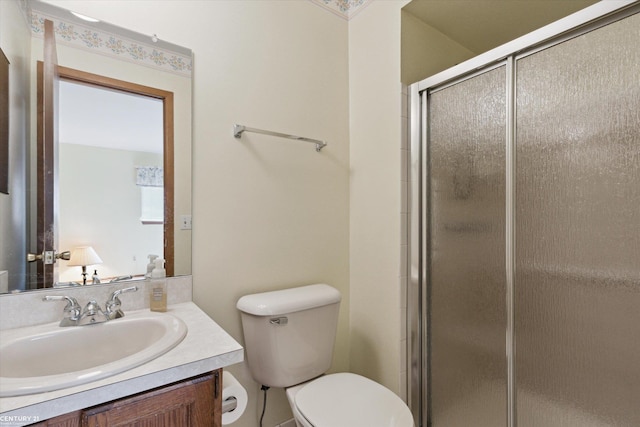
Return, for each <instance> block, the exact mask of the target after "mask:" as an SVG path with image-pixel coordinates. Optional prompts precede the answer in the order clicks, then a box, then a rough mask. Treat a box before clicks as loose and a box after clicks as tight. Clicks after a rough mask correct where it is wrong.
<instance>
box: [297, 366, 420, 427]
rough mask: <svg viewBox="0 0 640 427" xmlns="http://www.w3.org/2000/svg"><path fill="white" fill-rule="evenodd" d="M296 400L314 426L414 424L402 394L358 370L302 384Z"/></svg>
mask: <svg viewBox="0 0 640 427" xmlns="http://www.w3.org/2000/svg"><path fill="white" fill-rule="evenodd" d="M294 400H295V405H296V409H297V410H298V412H299V413H300V415H302V416H303V417H304V418H305V419H306V420H307V421H308V422H309V424H310V425H312V426H313V427H354V426H367V427H414V424H413V416H412V415H411V411H409V408H408V407H407V405H405V403H404V402H403V401H402V400H401V399H400V398H399V397H398V396H396V395H395V394H394V393H393V392H391V390H389V389H387V388H385V387H383V386H382V385H380V384H378V383H376V382H374V381H371V380H370V379H368V378H365V377H363V376H360V375H356V374H351V373H346V372H344V373H338V374H330V375H325V376H322V377H320V378H317V379H315V380H313V381H310V382H309V383H306V384H305V385H304V386H303V387H301V388H300V389H299V390H298V391H297V393H295V397H294Z"/></svg>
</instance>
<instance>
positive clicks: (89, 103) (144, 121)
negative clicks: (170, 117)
mask: <svg viewBox="0 0 640 427" xmlns="http://www.w3.org/2000/svg"><path fill="white" fill-rule="evenodd" d="M58 119H59V126H60V127H59V139H60V143H62V144H78V145H89V146H96V147H106V148H113V149H120V150H130V151H144V152H150V153H162V147H163V125H162V101H161V100H158V99H155V98H150V97H146V96H140V95H133V94H130V93H126V92H121V91H115V90H110V89H104V88H100V87H96V86H89V85H84V84H78V83H73V82H69V81H60V98H59V118H58Z"/></svg>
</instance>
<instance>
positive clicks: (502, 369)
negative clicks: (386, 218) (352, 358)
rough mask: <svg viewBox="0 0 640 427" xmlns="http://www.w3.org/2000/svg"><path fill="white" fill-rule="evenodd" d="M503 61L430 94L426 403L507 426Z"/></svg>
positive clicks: (433, 411)
mask: <svg viewBox="0 0 640 427" xmlns="http://www.w3.org/2000/svg"><path fill="white" fill-rule="evenodd" d="M505 94H506V71H505V67H504V66H501V67H499V68H497V69H494V70H491V71H487V72H485V73H484V74H481V75H479V76H476V77H473V78H470V79H467V80H464V81H461V82H459V83H457V84H455V85H452V86H449V87H446V88H443V89H441V90H438V91H436V92H433V93H432V94H430V95H429V108H428V110H429V118H428V120H429V138H428V143H427V147H428V148H427V150H428V173H429V181H430V184H429V189H428V191H427V194H428V199H429V201H428V206H429V208H428V209H429V218H430V220H429V231H428V238H427V241H428V245H429V253H430V257H429V261H428V268H427V270H428V275H429V277H428V280H427V282H428V292H429V294H430V295H429V301H430V302H429V308H428V312H429V314H428V316H429V321H428V325H429V326H428V331H427V336H428V340H429V344H428V346H429V356H428V357H429V362H430V363H429V366H430V367H429V381H428V383H429V393H428V394H429V396H430V399H429V408H428V411H427V412H428V417H429V419H430V422H431V424H430V425H431V426H433V427H461V426H490V427H500V426H505V425H506V417H505V408H506V405H507V402H506V394H507V391H506V389H507V388H506V387H507V362H506V355H505V328H506V314H505V311H506V310H505V298H506V296H505V277H504V265H505V261H504V259H505V179H504V174H505V139H506V124H505V121H506V100H505Z"/></svg>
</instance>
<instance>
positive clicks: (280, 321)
mask: <svg viewBox="0 0 640 427" xmlns="http://www.w3.org/2000/svg"><path fill="white" fill-rule="evenodd" d="M269 323H271V324H272V325H286V324H287V323H289V319H287V318H286V317H274V318H272V319H270V320H269Z"/></svg>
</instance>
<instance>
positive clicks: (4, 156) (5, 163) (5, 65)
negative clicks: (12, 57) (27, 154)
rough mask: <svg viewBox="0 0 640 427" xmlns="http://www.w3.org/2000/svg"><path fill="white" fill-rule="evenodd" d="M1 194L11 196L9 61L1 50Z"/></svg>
mask: <svg viewBox="0 0 640 427" xmlns="http://www.w3.org/2000/svg"><path fill="white" fill-rule="evenodd" d="M0 193H4V194H9V60H8V59H7V57H6V56H5V54H4V52H3V51H2V49H1V48H0Z"/></svg>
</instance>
